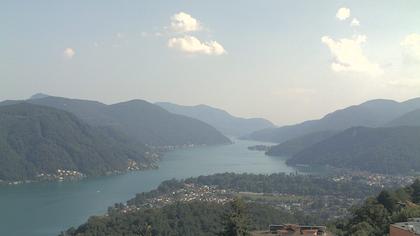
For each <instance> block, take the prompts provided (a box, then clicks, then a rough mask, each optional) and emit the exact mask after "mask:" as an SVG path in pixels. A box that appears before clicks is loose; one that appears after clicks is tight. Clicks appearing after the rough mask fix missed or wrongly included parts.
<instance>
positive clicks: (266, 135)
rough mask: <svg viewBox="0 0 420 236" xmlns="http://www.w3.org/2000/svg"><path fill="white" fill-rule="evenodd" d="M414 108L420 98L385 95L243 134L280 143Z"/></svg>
mask: <svg viewBox="0 0 420 236" xmlns="http://www.w3.org/2000/svg"><path fill="white" fill-rule="evenodd" d="M416 109H420V98H415V99H411V100H408V101H405V102H401V103H399V102H396V101H393V100H384V99H377V100H371V101H367V102H364V103H362V104H360V105H355V106H350V107H347V108H344V109H341V110H337V111H334V112H332V113H329V114H327V115H326V116H324V117H323V118H321V119H319V120H311V121H305V122H303V123H300V124H296V125H289V126H283V127H279V128H269V129H264V130H260V131H256V132H254V133H252V134H250V135H248V136H245V138H247V139H253V140H259V141H268V142H276V143H282V142H284V141H287V140H290V139H293V138H297V137H300V136H303V135H307V134H310V133H314V132H320V131H327V130H331V131H342V130H345V129H348V128H351V127H355V126H365V127H380V126H385V125H386V124H387V123H388V122H391V121H392V120H394V119H397V118H398V117H400V116H402V115H404V114H406V113H408V112H411V111H413V110H416Z"/></svg>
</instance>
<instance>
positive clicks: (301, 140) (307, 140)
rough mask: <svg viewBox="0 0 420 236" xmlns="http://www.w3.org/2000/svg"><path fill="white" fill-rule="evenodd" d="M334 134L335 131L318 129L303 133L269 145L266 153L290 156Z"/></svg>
mask: <svg viewBox="0 0 420 236" xmlns="http://www.w3.org/2000/svg"><path fill="white" fill-rule="evenodd" d="M335 134H337V132H336V131H320V132H315V133H310V134H307V135H303V136H301V137H298V138H294V139H290V140H287V141H285V142H283V143H281V144H278V145H276V146H273V147H271V148H270V150H268V151H267V152H266V155H268V156H283V157H291V156H293V155H295V154H297V153H299V152H300V151H302V150H304V149H306V148H309V147H310V146H312V145H314V144H316V143H319V142H321V141H323V140H325V139H328V138H330V137H332V136H333V135H335Z"/></svg>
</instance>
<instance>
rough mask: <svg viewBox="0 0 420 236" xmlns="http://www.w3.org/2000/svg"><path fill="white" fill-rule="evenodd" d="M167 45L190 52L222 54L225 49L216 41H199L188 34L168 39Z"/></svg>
mask: <svg viewBox="0 0 420 236" xmlns="http://www.w3.org/2000/svg"><path fill="white" fill-rule="evenodd" d="M168 47H169V48H174V49H177V50H179V51H182V52H186V53H190V54H193V53H199V54H206V55H222V54H225V53H226V50H225V49H224V48H223V46H222V45H220V44H219V43H218V42H216V41H210V42H201V41H200V40H199V39H197V38H196V37H194V36H190V35H186V36H183V37H177V38H171V39H169V41H168Z"/></svg>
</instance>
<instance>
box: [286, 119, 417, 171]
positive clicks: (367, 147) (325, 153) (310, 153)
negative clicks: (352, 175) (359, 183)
mask: <svg viewBox="0 0 420 236" xmlns="http://www.w3.org/2000/svg"><path fill="white" fill-rule="evenodd" d="M419 140H420V127H391V128H365V127H356V128H350V129H348V130H345V131H343V132H341V133H339V134H337V135H335V136H333V137H331V138H329V139H326V140H324V141H322V142H320V143H317V144H315V145H313V146H311V147H309V148H307V149H305V150H303V151H301V152H299V153H297V154H296V155H295V156H293V158H291V159H289V160H288V161H287V163H288V164H292V165H297V164H305V165H322V166H325V165H329V166H333V167H338V168H347V169H355V170H364V171H371V172H378V173H385V174H401V173H409V172H414V171H420V159H419V158H418V157H419V156H420V141H419Z"/></svg>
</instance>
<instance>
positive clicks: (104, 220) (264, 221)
mask: <svg viewBox="0 0 420 236" xmlns="http://www.w3.org/2000/svg"><path fill="white" fill-rule="evenodd" d="M235 204H236V206H235ZM243 212H249V215H248V216H249V221H247V220H245V218H243V216H244V215H243ZM238 214H239V215H240V216H238ZM226 215H228V216H231V217H232V219H233V216H235V218H234V220H232V221H231V222H234V224H235V225H236V226H237V225H238V223H239V224H243V223H247V225H246V226H243V225H241V227H240V228H241V230H240V232H246V231H244V229H245V228H246V230H256V229H259V230H260V229H266V228H267V226H268V225H269V224H271V223H272V222H273V219H275V220H276V221H277V222H279V223H282V222H283V223H286V222H292V223H293V222H297V221H298V220H297V219H295V218H293V216H291V215H290V214H289V213H287V212H285V211H281V210H276V209H273V208H270V207H268V206H264V205H256V204H246V203H239V205H238V204H237V203H233V204H232V205H230V204H225V205H222V204H216V203H208V202H188V203H176V204H172V205H168V206H165V207H163V208H152V209H141V210H139V211H137V212H134V213H119V212H114V213H110V214H109V216H101V217H98V216H96V217H91V218H90V219H89V220H88V222H87V223H85V224H83V225H81V226H80V227H78V228H77V229H75V228H71V229H69V230H67V231H66V232H65V233H62V234H61V235H62V236H113V235H130V236H131V235H133V236H134V235H147V234H149V235H150V234H151V235H153V236H160V235H165V236H216V235H221V234H223V233H224V231H223V229H224V226H225V223H226V221H224V219H226V218H225V217H226ZM261 216H264V217H261ZM284 217H287V221H282V220H286V219H285V218H284ZM288 220H290V221H288ZM229 235H232V234H229ZM233 235H246V234H233Z"/></svg>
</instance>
